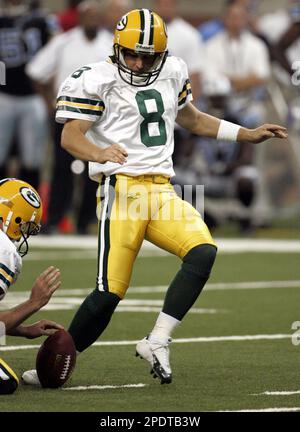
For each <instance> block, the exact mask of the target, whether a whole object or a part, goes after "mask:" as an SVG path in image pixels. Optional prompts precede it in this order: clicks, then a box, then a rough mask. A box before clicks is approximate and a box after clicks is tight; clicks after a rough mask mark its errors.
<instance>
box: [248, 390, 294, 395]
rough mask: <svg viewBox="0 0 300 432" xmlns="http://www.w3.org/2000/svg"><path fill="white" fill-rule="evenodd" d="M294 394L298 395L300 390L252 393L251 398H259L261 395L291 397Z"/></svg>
mask: <svg viewBox="0 0 300 432" xmlns="http://www.w3.org/2000/svg"><path fill="white" fill-rule="evenodd" d="M296 394H300V390H295V391H265V392H263V393H254V394H253V395H252V396H261V395H266V396H291V395H296Z"/></svg>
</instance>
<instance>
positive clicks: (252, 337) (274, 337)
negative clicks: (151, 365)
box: [0, 334, 292, 351]
mask: <svg viewBox="0 0 300 432" xmlns="http://www.w3.org/2000/svg"><path fill="white" fill-rule="evenodd" d="M291 337H292V335H290V334H261V335H244V336H243V335H240V336H209V337H198V338H188V339H184V338H182V339H173V343H197V342H198V343H199V342H232V341H238V342H243V341H255V340H277V339H291ZM138 342H139V340H133V341H127V340H124V341H105V342H95V343H94V344H93V345H92V346H93V347H98V346H120V345H123V346H124V345H136V344H137V343H138ZM39 347H40V345H10V346H9V345H7V346H0V351H19V350H27V349H38V348H39Z"/></svg>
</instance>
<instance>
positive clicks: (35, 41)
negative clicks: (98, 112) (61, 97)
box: [0, 0, 54, 188]
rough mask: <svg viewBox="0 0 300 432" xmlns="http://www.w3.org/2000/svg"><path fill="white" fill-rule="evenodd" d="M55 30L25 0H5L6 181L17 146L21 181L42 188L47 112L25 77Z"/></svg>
mask: <svg viewBox="0 0 300 432" xmlns="http://www.w3.org/2000/svg"><path fill="white" fill-rule="evenodd" d="M53 32H54V29H53V26H52V25H51V24H50V21H49V20H48V19H47V17H46V16H45V15H44V14H43V13H42V12H41V11H40V9H36V8H31V7H30V5H29V4H28V3H27V2H25V1H22V0H6V1H5V2H4V7H3V8H2V10H0V61H1V62H2V64H4V65H5V69H6V80H5V85H1V86H0V146H1V147H0V148H1V151H0V177H6V176H7V172H6V165H7V158H8V156H9V153H10V150H11V147H12V145H13V142H14V139H15V140H16V141H17V143H18V155H19V157H20V165H21V172H20V174H19V175H20V177H21V178H23V179H24V180H26V181H28V182H29V183H30V184H32V185H33V186H34V187H36V188H37V187H38V185H39V170H40V166H41V164H42V161H43V155H44V143H45V142H46V136H47V126H46V125H47V123H46V119H47V117H46V109H45V106H44V103H43V101H42V99H41V98H40V96H38V95H37V94H36V93H35V90H34V88H33V85H32V83H31V81H30V79H29V77H28V76H27V75H26V73H25V67H26V64H27V63H28V61H29V60H30V59H31V58H32V57H33V56H34V55H35V54H36V53H37V51H38V50H39V49H40V48H41V47H42V46H43V45H45V44H46V43H47V41H48V40H49V39H50V37H51V36H52V34H53Z"/></svg>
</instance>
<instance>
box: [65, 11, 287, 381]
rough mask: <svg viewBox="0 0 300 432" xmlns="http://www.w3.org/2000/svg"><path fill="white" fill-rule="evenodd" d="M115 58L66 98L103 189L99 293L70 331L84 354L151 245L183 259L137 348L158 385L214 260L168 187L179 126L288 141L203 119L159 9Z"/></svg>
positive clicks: (73, 132) (193, 219) (271, 131)
mask: <svg viewBox="0 0 300 432" xmlns="http://www.w3.org/2000/svg"><path fill="white" fill-rule="evenodd" d="M113 49H114V55H113V56H112V57H111V58H110V59H108V60H107V61H102V62H99V63H94V64H89V65H86V66H84V67H82V68H81V69H79V70H77V71H76V72H74V73H73V74H72V75H71V76H70V77H69V78H67V79H66V81H65V82H64V83H63V84H62V86H61V88H60V91H59V94H58V101H57V113H56V120H57V121H58V122H61V123H65V125H64V129H63V133H62V147H63V148H64V149H65V150H67V151H68V152H70V153H71V154H72V155H73V156H75V157H76V158H78V159H82V160H85V161H89V167H90V176H91V178H92V179H94V180H95V181H97V182H99V183H100V187H99V196H98V207H97V209H98V217H99V249H98V275H97V286H96V289H95V290H94V291H93V292H92V293H91V294H90V295H89V296H88V297H87V298H86V299H85V301H84V302H83V304H82V305H81V306H80V308H79V310H78V311H77V313H76V315H75V316H74V318H73V320H72V323H71V325H70V328H69V332H70V333H71V335H72V337H73V339H74V342H75V345H76V349H77V351H78V352H82V351H83V350H84V349H86V348H87V347H88V346H90V345H91V344H92V343H93V342H94V341H95V340H96V339H97V338H98V337H99V336H100V335H101V334H102V332H103V331H104V329H105V328H106V326H107V325H108V323H109V321H110V318H111V316H112V314H113V312H114V310H115V308H116V307H117V305H118V303H119V301H120V300H121V299H122V298H123V297H124V295H125V293H126V290H127V288H128V285H129V282H130V276H131V272H132V267H133V264H134V261H135V258H136V256H137V254H138V252H139V249H140V247H141V244H142V242H143V240H144V238H147V239H148V240H149V241H151V242H152V243H154V244H155V245H157V246H159V247H161V248H163V249H165V250H167V251H169V252H170V253H173V254H175V255H177V256H178V257H180V258H181V259H182V267H181V269H180V270H179V271H178V273H177V274H176V276H175V278H174V280H173V281H172V282H171V283H170V286H169V288H168V291H167V294H166V297H165V301H164V305H163V308H162V312H161V313H160V314H159V316H158V318H157V321H156V323H155V325H154V328H153V330H152V331H151V332H150V333H149V335H148V336H147V337H145V338H144V339H142V340H141V341H140V342H139V343H138V344H137V347H136V352H137V354H138V355H140V356H141V357H142V358H144V359H146V360H147V361H148V362H149V363H150V365H151V370H152V372H153V374H154V376H158V377H159V378H160V381H161V383H170V382H171V381H172V371H171V367H170V363H169V343H170V341H171V333H172V332H173V330H174V329H175V328H176V326H177V325H178V324H179V323H180V322H181V320H182V319H183V317H184V316H185V315H186V313H187V312H188V311H189V309H190V308H191V307H192V305H193V304H194V302H195V301H196V299H197V298H198V296H199V294H200V292H201V290H202V288H203V286H204V285H205V283H206V281H207V279H208V277H209V274H210V271H211V268H212V265H213V263H214V260H215V256H216V245H215V243H214V241H213V239H212V237H211V235H210V233H209V231H208V229H207V227H206V225H205V223H204V221H203V220H202V218H201V216H200V214H199V213H198V212H197V211H196V209H195V208H194V207H192V205H191V204H189V203H188V202H187V201H184V200H182V199H181V198H179V196H178V195H177V194H176V193H175V191H174V188H173V186H172V185H171V183H170V178H171V177H172V176H173V175H174V171H173V166H172V153H173V148H174V142H173V131H174V125H175V122H177V123H178V124H179V125H180V126H182V127H184V128H186V129H188V130H189V131H191V132H192V133H194V134H198V135H205V136H209V137H213V138H220V139H223V140H224V139H228V140H231V141H232V140H235V139H237V140H238V141H251V142H253V143H258V142H261V141H264V140H266V139H268V138H272V137H278V138H286V137H287V132H286V129H285V128H284V127H281V126H278V125H270V124H268V125H263V126H261V127H259V128H257V129H254V130H249V129H245V128H243V127H240V126H238V125H234V124H232V123H228V122H225V121H223V120H222V121H221V120H219V119H217V118H215V117H211V116H209V115H207V114H205V113H203V112H200V111H198V110H197V109H196V108H195V107H194V106H193V105H192V103H191V101H192V93H191V86H190V82H189V77H188V72H187V67H186V65H185V63H184V62H183V60H181V59H180V58H176V57H171V56H168V51H167V34H166V28H165V25H164V22H163V20H162V19H161V18H160V17H159V16H158V15H157V14H156V13H155V12H152V11H151V10H148V9H139V10H132V11H130V12H129V13H127V14H126V15H125V16H123V17H122V18H121V20H120V21H119V23H118V24H117V28H116V31H115V37H114V46H113ZM91 205H92V203H91Z"/></svg>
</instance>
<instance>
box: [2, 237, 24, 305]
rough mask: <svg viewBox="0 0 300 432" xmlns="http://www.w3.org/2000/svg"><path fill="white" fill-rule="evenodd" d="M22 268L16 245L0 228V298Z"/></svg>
mask: <svg viewBox="0 0 300 432" xmlns="http://www.w3.org/2000/svg"><path fill="white" fill-rule="evenodd" d="M21 269H22V258H21V257H20V255H19V254H18V252H17V249H16V246H15V245H14V244H13V242H12V241H11V240H10V239H9V238H8V237H7V235H6V234H5V233H4V232H3V231H2V230H0V300H2V299H3V298H4V296H5V294H6V293H7V291H8V289H9V287H10V285H12V284H14V283H15V282H16V280H17V278H18V275H19V273H20V272H21Z"/></svg>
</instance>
